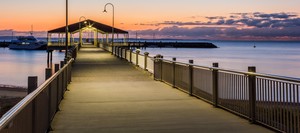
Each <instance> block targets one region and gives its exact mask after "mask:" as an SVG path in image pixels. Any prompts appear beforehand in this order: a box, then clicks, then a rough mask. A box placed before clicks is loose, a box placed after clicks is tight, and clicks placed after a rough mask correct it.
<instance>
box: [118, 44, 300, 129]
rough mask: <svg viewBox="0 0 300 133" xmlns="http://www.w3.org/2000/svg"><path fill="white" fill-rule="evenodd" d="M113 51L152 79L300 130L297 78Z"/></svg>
mask: <svg viewBox="0 0 300 133" xmlns="http://www.w3.org/2000/svg"><path fill="white" fill-rule="evenodd" d="M113 49H114V51H113V54H114V55H116V56H117V57H119V58H122V59H126V60H127V61H128V62H131V63H132V64H134V65H135V66H137V67H140V68H142V69H144V70H146V71H149V72H150V73H152V74H153V76H154V79H155V80H158V81H162V82H164V83H167V84H169V85H171V86H173V87H174V88H178V89H180V90H182V91H184V92H186V93H188V94H189V95H191V96H195V97H198V98H200V99H202V100H204V101H206V102H208V103H210V104H212V105H213V106H214V107H218V108H222V109H225V110H227V111H230V112H232V113H234V114H237V115H239V116H242V117H244V118H246V119H248V120H249V121H250V122H251V123H257V124H261V125H264V126H266V127H269V128H271V129H273V130H276V131H279V132H289V133H298V132H300V79H296V78H290V77H283V76H276V75H268V74H260V73H256V70H255V67H249V68H248V72H242V71H235V70H227V69H221V68H219V67H218V63H213V65H212V67H206V66H199V65H194V64H193V60H190V61H189V63H182V62H176V58H173V60H165V59H163V57H162V56H161V55H157V56H155V57H150V56H148V55H149V53H147V52H146V53H144V54H141V53H140V52H139V51H132V50H130V49H128V47H123V48H122V47H116V48H113Z"/></svg>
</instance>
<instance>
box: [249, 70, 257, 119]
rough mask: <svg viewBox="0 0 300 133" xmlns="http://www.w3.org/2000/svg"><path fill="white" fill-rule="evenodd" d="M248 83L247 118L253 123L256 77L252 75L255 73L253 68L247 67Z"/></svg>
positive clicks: (254, 117)
mask: <svg viewBox="0 0 300 133" xmlns="http://www.w3.org/2000/svg"><path fill="white" fill-rule="evenodd" d="M248 72H250V74H248V82H249V105H250V106H249V107H250V108H249V109H250V110H249V112H250V113H249V114H250V116H249V118H250V122H251V123H255V121H256V116H255V110H256V109H255V108H256V107H255V103H256V76H255V75H254V73H255V72H256V68H255V66H250V67H248Z"/></svg>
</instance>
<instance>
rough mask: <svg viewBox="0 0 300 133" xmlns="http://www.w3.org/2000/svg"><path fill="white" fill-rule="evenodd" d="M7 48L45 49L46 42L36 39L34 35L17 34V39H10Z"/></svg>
mask: <svg viewBox="0 0 300 133" xmlns="http://www.w3.org/2000/svg"><path fill="white" fill-rule="evenodd" d="M8 48H9V49H15V50H45V49H47V43H46V42H43V41H38V40H37V39H36V38H35V37H34V36H18V37H17V40H11V43H10V44H9V45H8Z"/></svg>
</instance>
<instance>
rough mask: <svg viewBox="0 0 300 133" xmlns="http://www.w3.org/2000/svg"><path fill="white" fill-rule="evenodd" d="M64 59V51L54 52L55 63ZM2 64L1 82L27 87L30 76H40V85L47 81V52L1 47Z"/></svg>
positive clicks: (0, 57)
mask: <svg viewBox="0 0 300 133" xmlns="http://www.w3.org/2000/svg"><path fill="white" fill-rule="evenodd" d="M63 59H64V52H53V63H59V62H60V61H62V60H63ZM0 64H1V68H0V84H5V85H17V86H24V87H27V78H28V76H38V84H39V85H40V84H42V83H43V82H44V81H45V68H46V67H47V52H46V51H44V50H31V51H28V50H10V49H8V48H0Z"/></svg>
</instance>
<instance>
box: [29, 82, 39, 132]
mask: <svg viewBox="0 0 300 133" xmlns="http://www.w3.org/2000/svg"><path fill="white" fill-rule="evenodd" d="M37 87H38V77H37V76H30V77H28V84H27V88H28V94H29V93H31V92H33V91H34V90H35V89H37ZM35 114H36V101H35V99H34V100H32V112H31V115H32V123H31V124H32V125H31V128H32V132H33V133H36V127H35V126H36V123H37V121H36V115H35Z"/></svg>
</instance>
